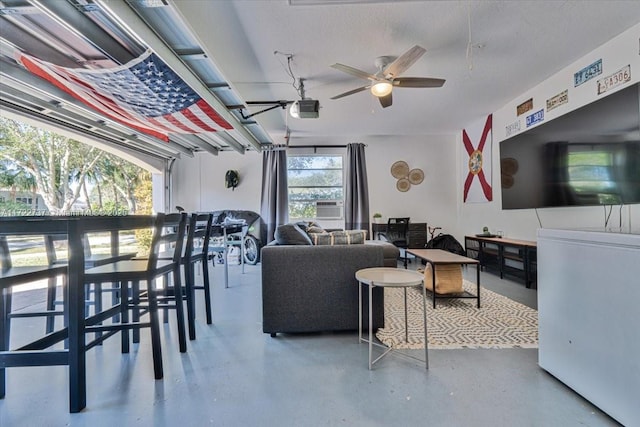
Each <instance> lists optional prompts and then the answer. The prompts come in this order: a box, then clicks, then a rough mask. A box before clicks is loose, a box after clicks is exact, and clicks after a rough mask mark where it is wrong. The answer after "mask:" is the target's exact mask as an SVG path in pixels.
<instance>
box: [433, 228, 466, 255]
mask: <svg viewBox="0 0 640 427" xmlns="http://www.w3.org/2000/svg"><path fill="white" fill-rule="evenodd" d="M425 249H442V250H445V251H449V252H453V253H454V254H458V255H463V256H464V255H465V252H464V248H463V247H462V245H461V244H460V242H458V241H457V240H456V238H455V237H453V236H452V235H451V234H442V233H440V234H438V235H437V236H436V237H434V238H433V239H431V240H429V241H428V242H427V244H426V246H425Z"/></svg>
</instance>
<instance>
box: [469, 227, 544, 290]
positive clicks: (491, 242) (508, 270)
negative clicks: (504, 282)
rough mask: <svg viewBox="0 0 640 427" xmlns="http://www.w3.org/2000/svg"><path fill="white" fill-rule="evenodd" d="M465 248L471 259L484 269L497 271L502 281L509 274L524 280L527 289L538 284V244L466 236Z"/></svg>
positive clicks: (527, 241) (526, 241)
mask: <svg viewBox="0 0 640 427" xmlns="http://www.w3.org/2000/svg"><path fill="white" fill-rule="evenodd" d="M464 246H465V252H466V255H467V256H468V257H469V258H474V259H477V260H478V261H480V265H481V266H482V267H483V268H487V269H490V270H494V271H497V272H498V273H499V274H500V278H501V279H502V278H503V277H504V275H505V274H509V275H512V276H516V277H519V278H521V279H523V280H524V282H525V286H526V287H527V288H530V287H531V285H532V284H534V285H535V284H536V282H537V270H538V269H537V265H538V261H537V245H536V242H533V241H529V240H517V239H508V238H504V237H502V238H501V237H483V236H465V238H464Z"/></svg>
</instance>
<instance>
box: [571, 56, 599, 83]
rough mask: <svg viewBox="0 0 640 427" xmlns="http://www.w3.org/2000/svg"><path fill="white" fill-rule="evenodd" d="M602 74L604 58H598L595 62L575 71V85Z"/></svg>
mask: <svg viewBox="0 0 640 427" xmlns="http://www.w3.org/2000/svg"><path fill="white" fill-rule="evenodd" d="M600 74H602V59H598V60H597V61H596V62H594V63H593V64H591V65H588V66H586V67H584V68H583V69H582V70H580V71H578V72H577V73H575V74H574V75H573V85H574V86H575V87H578V86H580V85H581V84H582V83H584V82H587V81H589V80H591V79H592V78H594V77H595V76H598V75H600Z"/></svg>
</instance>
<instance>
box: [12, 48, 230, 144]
mask: <svg viewBox="0 0 640 427" xmlns="http://www.w3.org/2000/svg"><path fill="white" fill-rule="evenodd" d="M17 60H18V62H19V63H21V64H22V65H23V66H24V67H25V68H26V69H27V70H29V71H30V72H32V73H33V74H35V75H37V76H39V77H41V78H43V79H45V80H47V81H48V82H50V83H52V84H54V85H55V86H57V87H58V88H60V89H62V90H63V91H65V92H67V93H69V94H70V95H71V96H73V97H74V98H76V99H78V100H79V101H81V102H83V103H84V104H86V105H88V106H89V107H91V108H93V109H94V110H97V111H98V112H100V113H101V114H102V115H104V116H106V117H108V118H109V119H111V120H114V121H116V122H119V123H122V124H124V125H127V126H129V127H131V128H133V129H136V130H138V131H140V132H143V133H146V134H148V135H152V136H155V137H156V138H159V139H162V140H164V141H168V140H169V134H170V133H189V134H195V133H202V132H216V131H221V130H223V131H225V130H231V129H233V126H231V124H229V122H227V121H226V120H225V119H224V118H222V117H221V116H220V115H219V114H218V113H217V112H216V111H215V110H214V109H213V108H212V107H211V106H210V105H209V104H207V102H206V101H205V100H203V99H202V98H201V97H200V96H198V94H196V92H195V91H194V90H193V89H191V87H189V85H187V84H186V83H185V82H184V81H183V80H182V79H181V78H180V77H179V76H178V75H177V74H176V73H175V72H174V71H173V70H172V69H171V68H169V66H167V64H165V63H164V62H163V61H162V60H161V59H160V58H159V57H158V56H157V55H156V54H155V53H153V52H151V51H147V52H145V53H144V54H143V55H142V56H140V57H139V58H136V59H133V60H132V61H129V62H128V63H126V64H124V65H121V66H118V67H114V68H108V69H99V70H87V69H82V68H65V67H60V66H58V65H55V64H51V63H48V62H45V61H41V60H39V59H37V58H34V57H32V56H29V55H26V54H24V53H18V57H17Z"/></svg>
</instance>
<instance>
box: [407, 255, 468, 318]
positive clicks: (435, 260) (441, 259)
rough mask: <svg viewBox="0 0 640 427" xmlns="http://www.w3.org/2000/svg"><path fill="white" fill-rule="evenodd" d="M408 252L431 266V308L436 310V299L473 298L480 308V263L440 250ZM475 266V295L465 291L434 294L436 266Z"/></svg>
mask: <svg viewBox="0 0 640 427" xmlns="http://www.w3.org/2000/svg"><path fill="white" fill-rule="evenodd" d="M408 252H409V253H410V254H411V255H413V256H415V257H416V258H420V259H423V260H425V261H426V262H428V263H429V264H431V274H432V278H433V281H432V282H431V283H433V308H436V298H474V299H477V300H478V308H480V261H478V260H477V259H473V258H467V257H466V256H462V255H458V254H454V253H452V252H449V251H443V250H442V249H408ZM451 264H453V265H456V264H457V265H466V264H475V265H476V286H477V290H476V294H475V295H473V294H471V293H469V292H467V291H464V292H463V293H462V294H453V295H438V294H437V293H436V265H451Z"/></svg>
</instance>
